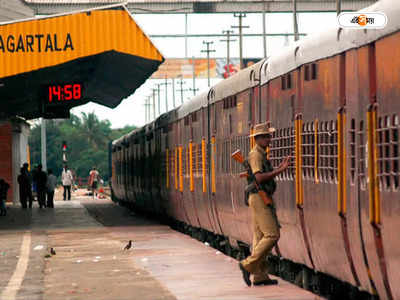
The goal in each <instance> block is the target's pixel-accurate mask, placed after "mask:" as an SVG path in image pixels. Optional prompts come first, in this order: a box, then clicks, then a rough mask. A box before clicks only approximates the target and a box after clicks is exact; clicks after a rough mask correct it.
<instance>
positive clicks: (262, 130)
mask: <svg viewBox="0 0 400 300" xmlns="http://www.w3.org/2000/svg"><path fill="white" fill-rule="evenodd" d="M274 132H275V128H274V127H271V124H270V123H269V122H265V123H260V124H257V125H256V126H254V131H253V133H252V134H251V135H250V137H253V136H257V135H262V134H272V133H274Z"/></svg>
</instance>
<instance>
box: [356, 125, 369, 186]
mask: <svg viewBox="0 0 400 300" xmlns="http://www.w3.org/2000/svg"><path fill="white" fill-rule="evenodd" d="M358 139H359V141H360V144H359V146H358V151H359V152H358V153H359V156H360V159H359V165H358V176H359V180H360V186H361V189H362V190H365V189H366V174H365V170H366V166H365V165H366V163H367V161H366V153H365V151H366V141H365V137H364V120H361V121H360V128H359V131H358Z"/></svg>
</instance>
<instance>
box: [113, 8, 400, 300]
mask: <svg viewBox="0 0 400 300" xmlns="http://www.w3.org/2000/svg"><path fill="white" fill-rule="evenodd" d="M367 10H369V11H380V12H384V13H385V14H386V15H387V17H388V24H387V26H386V27H385V28H384V29H380V30H346V29H338V28H335V29H331V30H329V31H327V32H325V33H323V34H318V35H315V36H310V37H307V38H306V39H304V40H302V41H300V42H298V43H296V44H295V45H293V46H291V47H287V48H285V49H283V50H282V52H281V53H280V54H279V55H277V56H274V57H270V58H269V59H267V60H262V61H261V62H259V63H257V64H255V65H253V66H251V67H250V68H247V69H244V70H242V71H241V72H239V73H238V74H236V75H234V76H232V77H231V78H229V79H226V80H224V81H222V82H220V83H219V84H217V85H215V86H214V87H212V88H211V89H210V90H209V91H208V92H207V93H204V94H201V95H198V96H196V97H195V98H194V99H192V100H191V101H189V102H186V103H184V104H183V105H182V106H181V107H179V108H177V109H175V110H173V111H170V112H169V113H167V114H164V115H162V116H160V117H159V118H158V119H156V120H155V121H154V122H152V123H150V124H148V125H146V126H144V127H142V128H140V129H137V130H135V131H133V132H131V133H130V134H128V135H126V136H124V137H122V138H120V139H118V140H116V141H114V142H113V146H112V168H113V170H112V174H113V177H112V190H113V195H114V199H116V200H117V201H121V202H130V203H134V204H135V206H138V207H141V208H142V209H144V210H147V211H150V212H155V213H158V214H166V215H168V216H170V217H173V218H174V219H176V220H179V221H181V222H184V223H187V224H189V225H191V226H193V227H197V228H203V229H205V230H207V231H210V232H213V233H215V234H218V235H222V236H225V237H227V238H229V241H230V242H231V244H233V245H234V244H235V243H236V242H237V241H240V242H243V243H246V244H248V245H251V242H252V231H251V222H250V211H249V209H248V207H246V206H245V204H244V185H245V180H243V179H241V178H239V177H238V174H239V173H240V172H241V171H243V170H242V169H241V166H240V165H239V164H237V163H236V162H235V161H233V160H232V159H231V153H232V152H234V151H235V150H236V149H241V151H242V153H243V154H245V155H247V154H248V152H249V150H250V144H251V142H252V141H250V139H249V137H248V136H249V133H250V130H251V129H252V126H254V125H255V124H257V123H260V122H265V121H270V122H271V123H272V124H273V126H274V127H275V128H277V131H276V133H275V135H274V137H273V142H272V145H271V147H270V149H269V154H268V155H269V158H270V159H271V160H272V162H273V164H274V166H277V165H278V164H279V162H280V161H281V159H282V158H283V157H285V156H287V155H291V154H292V153H293V154H292V155H293V161H294V164H293V166H292V167H291V168H290V169H289V170H287V171H286V172H285V173H283V174H281V175H280V176H279V177H278V178H277V183H278V189H277V192H276V194H275V197H274V199H275V203H276V206H277V214H278V218H279V220H280V223H281V225H282V228H281V239H280V241H279V249H280V254H281V255H282V256H283V257H285V258H287V259H289V260H291V261H294V262H296V263H299V264H303V265H306V266H308V267H309V268H311V269H314V270H316V271H320V272H324V273H326V274H330V275H331V276H333V277H335V278H338V279H340V280H342V281H345V282H348V283H350V284H352V285H354V286H358V287H360V289H365V290H368V291H369V292H370V293H372V294H374V293H375V292H376V293H377V294H378V295H379V297H380V298H381V299H400V285H398V284H397V283H398V282H399V280H400V234H399V232H398V231H397V230H399V228H400V190H399V188H400V187H399V184H400V183H399V181H400V177H399V176H400V166H399V164H400V155H399V147H400V143H399V129H400V123H399V117H400V72H399V70H400V32H399V29H400V21H399V20H400V3H398V2H397V1H380V2H378V3H377V4H375V5H373V6H371V7H370V8H368V9H367ZM375 290H376V291H375Z"/></svg>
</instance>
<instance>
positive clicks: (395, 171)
mask: <svg viewBox="0 0 400 300" xmlns="http://www.w3.org/2000/svg"><path fill="white" fill-rule="evenodd" d="M392 124H393V125H392V153H393V157H392V162H393V167H392V176H393V185H394V189H395V190H397V189H398V188H399V177H400V172H399V161H400V157H399V117H398V116H397V115H394V116H393V118H392Z"/></svg>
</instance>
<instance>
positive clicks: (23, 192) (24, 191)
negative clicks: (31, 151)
mask: <svg viewBox="0 0 400 300" xmlns="http://www.w3.org/2000/svg"><path fill="white" fill-rule="evenodd" d="M17 181H18V184H19V202H21V206H22V208H23V209H26V208H27V203H26V202H27V199H28V193H29V190H30V192H31V193H32V186H31V185H30V184H29V179H28V175H27V174H26V170H25V168H24V167H22V168H21V170H20V174H19V175H18V177H17ZM29 204H30V208H32V201H31V202H29Z"/></svg>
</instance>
